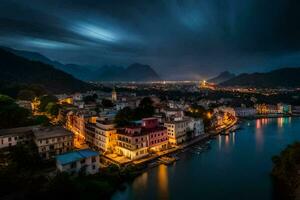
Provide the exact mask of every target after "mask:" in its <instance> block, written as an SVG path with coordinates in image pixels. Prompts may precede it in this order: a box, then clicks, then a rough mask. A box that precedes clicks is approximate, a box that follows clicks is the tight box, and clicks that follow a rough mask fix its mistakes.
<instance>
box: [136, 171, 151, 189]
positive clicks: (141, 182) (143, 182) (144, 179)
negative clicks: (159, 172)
mask: <svg viewBox="0 0 300 200" xmlns="http://www.w3.org/2000/svg"><path fill="white" fill-rule="evenodd" d="M147 183H148V172H145V173H143V174H142V175H141V176H139V177H137V178H136V180H135V181H134V183H133V184H132V188H133V189H134V190H138V189H145V188H147Z"/></svg>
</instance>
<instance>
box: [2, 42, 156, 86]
mask: <svg viewBox="0 0 300 200" xmlns="http://www.w3.org/2000/svg"><path fill="white" fill-rule="evenodd" d="M3 48H4V49H6V50H7V51H10V52H12V53H14V54H16V55H18V56H21V57H24V58H27V59H29V60H33V61H40V62H42V63H46V64H49V65H52V66H54V67H55V68H57V69H60V70H62V71H64V72H67V73H69V74H71V75H73V76H74V77H75V78H77V79H80V80H85V81H157V80H160V77H159V75H158V74H157V73H156V72H155V71H154V70H153V69H152V68H151V67H150V66H149V65H143V64H139V63H135V64H132V65H129V66H128V67H122V66H103V67H98V68H97V67H94V66H83V65H77V64H62V63H60V62H58V61H53V60H51V59H49V58H47V57H46V56H44V55H42V54H40V53H37V52H31V51H24V50H16V49H12V48H7V47H3Z"/></svg>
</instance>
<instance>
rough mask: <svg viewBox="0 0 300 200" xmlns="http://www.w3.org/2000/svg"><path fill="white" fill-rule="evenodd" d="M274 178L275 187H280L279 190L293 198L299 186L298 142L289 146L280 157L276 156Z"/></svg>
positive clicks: (299, 151)
mask: <svg viewBox="0 0 300 200" xmlns="http://www.w3.org/2000/svg"><path fill="white" fill-rule="evenodd" d="M272 161H273V164H274V166H273V170H272V177H273V179H274V182H275V185H276V186H280V188H276V189H277V190H282V191H283V192H284V193H286V194H287V195H288V196H289V197H292V196H293V195H294V193H295V190H296V188H297V187H298V186H299V174H298V171H299V170H300V143H299V142H296V143H294V144H292V145H288V146H287V148H286V149H285V150H283V151H282V152H281V153H280V155H278V156H274V157H273V158H272Z"/></svg>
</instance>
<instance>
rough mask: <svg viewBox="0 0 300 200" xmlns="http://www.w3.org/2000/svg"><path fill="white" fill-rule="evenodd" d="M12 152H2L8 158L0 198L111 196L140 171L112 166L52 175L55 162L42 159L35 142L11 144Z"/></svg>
mask: <svg viewBox="0 0 300 200" xmlns="http://www.w3.org/2000/svg"><path fill="white" fill-rule="evenodd" d="M10 152H11V153H10V154H8V155H6V156H5V155H3V154H0V155H1V157H0V158H1V159H2V160H3V159H5V160H6V164H4V165H1V167H0V199H2V198H3V199H5V198H11V199H45V200H48V199H49V200H53V199H74V200H77V199H79V200H81V199H89V198H91V199H109V198H110V196H111V195H112V193H113V192H114V191H115V190H116V189H118V188H121V186H122V183H123V182H124V181H127V180H131V179H132V178H134V177H135V176H136V175H137V173H136V168H135V167H132V166H129V167H127V168H125V169H119V168H118V167H117V166H110V167H108V168H106V169H102V170H101V171H100V173H98V174H96V175H84V174H79V175H78V176H72V175H69V174H67V173H57V174H56V175H54V176H53V175H52V176H50V175H49V171H53V170H54V168H55V164H54V163H53V162H50V163H44V162H42V161H41V160H40V157H39V155H38V152H37V149H36V147H35V145H34V144H33V143H32V144H28V145H22V144H19V145H17V146H15V147H11V149H10Z"/></svg>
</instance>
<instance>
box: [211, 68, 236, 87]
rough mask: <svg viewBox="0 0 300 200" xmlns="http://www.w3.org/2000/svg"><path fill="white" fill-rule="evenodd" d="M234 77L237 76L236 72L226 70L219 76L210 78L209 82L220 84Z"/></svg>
mask: <svg viewBox="0 0 300 200" xmlns="http://www.w3.org/2000/svg"><path fill="white" fill-rule="evenodd" d="M234 77H235V74H234V73H231V72H229V71H224V72H222V73H220V74H219V75H218V76H216V77H214V78H211V79H209V80H208V82H211V83H216V84H219V83H222V82H224V81H227V80H229V79H232V78H234Z"/></svg>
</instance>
